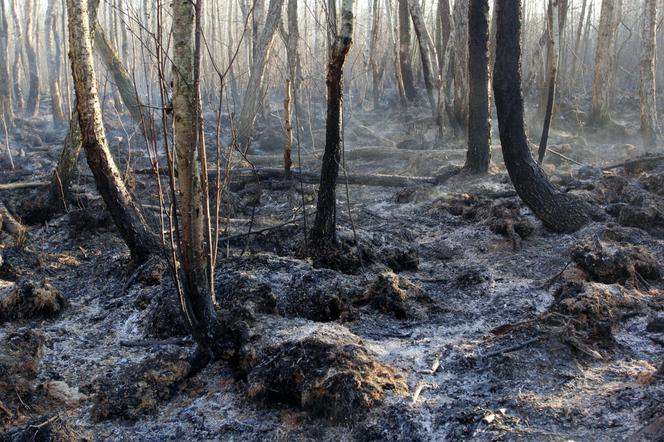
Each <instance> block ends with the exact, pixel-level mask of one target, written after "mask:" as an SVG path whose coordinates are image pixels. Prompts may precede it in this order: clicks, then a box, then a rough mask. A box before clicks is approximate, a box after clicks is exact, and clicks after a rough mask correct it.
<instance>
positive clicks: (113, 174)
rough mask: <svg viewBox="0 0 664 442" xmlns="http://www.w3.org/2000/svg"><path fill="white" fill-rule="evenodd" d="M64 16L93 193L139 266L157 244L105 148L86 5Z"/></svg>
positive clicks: (70, 3) (75, 3) (74, 1)
mask: <svg viewBox="0 0 664 442" xmlns="http://www.w3.org/2000/svg"><path fill="white" fill-rule="evenodd" d="M67 16H68V19H69V51H70V58H71V68H72V76H73V78H74V89H75V91H76V106H77V109H78V121H79V125H80V128H81V140H82V144H83V147H84V148H85V152H86V156H87V160H88V165H89V166H90V170H91V171H92V174H93V175H94V179H95V183H96V185H97V190H98V191H99V193H100V194H101V196H102V198H103V200H104V202H105V203H106V206H107V207H108V209H109V211H110V212H111V216H112V218H113V221H114V222H115V225H116V227H117V228H118V231H119V232H120V235H121V236H122V238H123V239H124V241H125V243H126V244H127V246H128V247H129V250H130V252H131V255H132V257H133V258H134V259H135V260H136V261H138V262H143V261H145V260H146V259H147V258H148V257H149V256H150V255H151V254H152V253H153V252H155V251H156V250H157V248H158V242H157V238H156V236H155V235H154V234H153V233H152V232H151V231H150V228H149V227H148V224H147V222H146V220H145V218H144V216H143V213H142V212H141V210H140V207H139V206H138V205H137V204H136V202H135V201H134V198H133V197H132V196H131V194H130V193H129V192H128V190H127V188H126V187H125V185H124V183H123V181H122V178H121V177H120V172H119V170H118V168H117V167H116V165H115V162H114V161H113V157H112V156H111V152H110V150H109V148H108V143H107V141H106V134H105V132H104V125H103V123H102V119H101V118H102V114H101V105H100V103H99V94H98V92H97V80H96V75H95V71H94V67H93V66H94V59H93V55H92V42H91V39H90V37H91V36H90V20H89V17H88V5H87V1H86V0H67Z"/></svg>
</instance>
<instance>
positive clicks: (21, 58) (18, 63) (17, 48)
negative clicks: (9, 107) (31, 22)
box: [11, 0, 27, 111]
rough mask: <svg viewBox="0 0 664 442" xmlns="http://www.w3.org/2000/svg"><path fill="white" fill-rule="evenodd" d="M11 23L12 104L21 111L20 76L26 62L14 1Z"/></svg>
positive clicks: (23, 98)
mask: <svg viewBox="0 0 664 442" xmlns="http://www.w3.org/2000/svg"><path fill="white" fill-rule="evenodd" d="M11 4H12V8H11V9H12V23H13V24H14V34H15V35H14V38H15V41H14V67H13V69H12V78H13V79H14V104H15V105H16V109H17V110H19V111H23V110H24V109H25V95H24V93H23V85H22V84H21V83H22V82H21V76H25V73H26V66H27V62H26V60H25V53H24V52H23V47H24V45H23V44H21V39H23V38H24V37H23V30H22V28H21V21H20V18H19V15H18V6H17V5H16V1H15V0H14V1H12V3H11Z"/></svg>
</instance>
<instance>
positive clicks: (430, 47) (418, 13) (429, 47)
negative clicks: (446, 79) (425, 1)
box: [408, 0, 438, 121]
mask: <svg viewBox="0 0 664 442" xmlns="http://www.w3.org/2000/svg"><path fill="white" fill-rule="evenodd" d="M408 8H409V10H410V16H411V18H412V20H413V27H414V28H415V34H416V35H417V41H418V43H419V47H420V58H421V59H422V73H423V74H424V85H425V87H426V89H427V97H428V98H429V105H430V106H431V112H432V113H433V116H434V119H435V120H436V121H438V119H437V118H436V114H437V110H438V106H437V103H436V96H437V95H438V91H437V86H438V81H437V78H434V76H436V77H437V76H438V56H437V54H436V48H435V47H434V44H433V41H432V40H431V35H429V31H428V30H427V28H426V25H425V23H424V17H423V16H422V9H421V8H420V3H419V0H408Z"/></svg>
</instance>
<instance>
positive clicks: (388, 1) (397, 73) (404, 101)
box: [385, 0, 408, 109]
mask: <svg viewBox="0 0 664 442" xmlns="http://www.w3.org/2000/svg"><path fill="white" fill-rule="evenodd" d="M397 1H398V0H397ZM385 10H386V12H387V21H388V23H389V28H390V45H391V46H392V49H393V51H394V52H393V54H392V57H393V59H394V80H395V82H396V84H397V91H398V92H399V103H400V104H401V108H402V109H406V107H407V106H408V98H407V97H406V89H405V87H404V84H403V75H402V72H401V61H400V50H399V45H398V44H397V38H396V35H397V29H396V28H397V27H398V23H397V22H398V19H397V20H395V19H393V18H392V16H393V14H392V0H385Z"/></svg>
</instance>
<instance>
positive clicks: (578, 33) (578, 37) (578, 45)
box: [570, 0, 591, 82]
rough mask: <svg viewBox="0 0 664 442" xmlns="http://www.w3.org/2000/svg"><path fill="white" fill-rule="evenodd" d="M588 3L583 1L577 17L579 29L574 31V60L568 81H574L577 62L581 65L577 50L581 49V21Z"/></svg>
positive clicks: (585, 0)
mask: <svg viewBox="0 0 664 442" xmlns="http://www.w3.org/2000/svg"><path fill="white" fill-rule="evenodd" d="M587 3H588V0H583V3H582V4H581V16H580V17H579V27H578V28H577V30H576V38H575V40H574V57H573V58H574V60H573V61H572V70H571V75H570V81H571V82H573V81H576V74H577V73H578V70H577V69H578V66H579V61H581V63H583V60H581V59H580V58H581V54H580V53H579V49H581V34H582V33H583V20H584V17H585V15H586V5H587ZM590 19H591V17H588V20H590Z"/></svg>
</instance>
